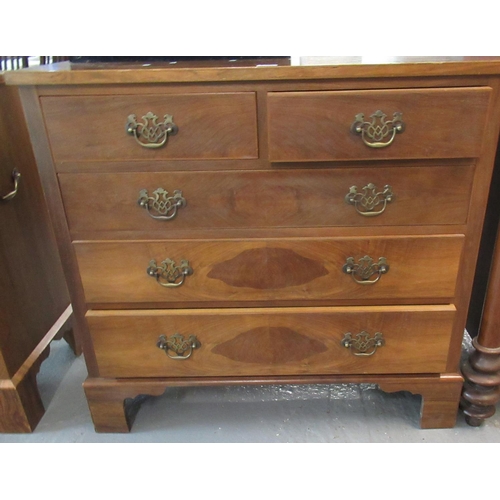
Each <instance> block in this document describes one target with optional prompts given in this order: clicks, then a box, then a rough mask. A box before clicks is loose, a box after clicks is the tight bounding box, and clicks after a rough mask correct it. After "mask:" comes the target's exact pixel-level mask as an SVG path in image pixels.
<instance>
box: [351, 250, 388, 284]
mask: <svg viewBox="0 0 500 500" xmlns="http://www.w3.org/2000/svg"><path fill="white" fill-rule="evenodd" d="M342 271H344V273H346V274H350V275H351V276H352V279H353V280H354V281H355V282H356V283H358V284H359V285H373V284H374V283H377V281H378V280H379V279H380V278H381V276H382V274H386V273H388V272H389V264H387V260H386V259H385V257H380V259H379V260H378V262H374V261H373V259H372V258H371V257H369V256H368V255H365V256H364V257H363V258H362V259H359V261H358V263H357V264H356V262H355V261H354V257H349V258H348V259H347V260H346V263H345V264H344V267H343V268H342ZM373 275H377V277H376V278H375V279H374V280H370V278H371V277H372V276H373ZM357 278H359V279H357Z"/></svg>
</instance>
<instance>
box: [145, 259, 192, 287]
mask: <svg viewBox="0 0 500 500" xmlns="http://www.w3.org/2000/svg"><path fill="white" fill-rule="evenodd" d="M147 273H148V274H149V276H152V277H153V278H156V281H157V282H158V283H159V284H160V285H161V286H164V287H166V288H174V287H178V286H181V285H182V284H183V283H184V280H185V278H186V276H189V275H191V274H193V270H192V269H191V267H189V262H188V261H187V260H181V263H180V265H179V266H176V265H175V262H174V261H173V260H172V259H165V260H164V261H163V262H162V263H161V264H160V265H159V266H158V265H157V264H156V260H152V261H151V262H150V263H149V267H148V269H147Z"/></svg>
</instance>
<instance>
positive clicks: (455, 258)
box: [74, 235, 463, 307]
mask: <svg viewBox="0 0 500 500" xmlns="http://www.w3.org/2000/svg"><path fill="white" fill-rule="evenodd" d="M462 245H463V236H462V235H453V236H450V235H446V236H445V235H443V236H428V237H424V236H422V237H380V238H377V237H373V238H345V239H344V238H324V239H314V238H304V239H284V240H279V239H276V240H272V239H269V240H248V241H245V240H243V241H237V240H213V241H197V240H184V241H164V242H162V241H148V242H146V241H142V242H141V241H137V242H76V243H75V244H74V248H75V251H76V255H77V259H78V264H79V267H80V273H81V276H82V281H83V287H84V290H85V296H86V300H87V302H89V303H94V304H95V303H107V304H113V303H128V304H129V305H130V307H134V304H136V305H138V304H140V303H156V304H162V305H163V306H168V304H175V303H176V302H188V303H189V302H199V303H205V304H207V305H213V306H216V307H217V304H233V305H234V304H237V303H238V302H240V303H244V302H247V301H254V302H260V303H262V304H265V303H266V302H267V301H269V300H287V301H292V302H295V303H297V302H298V301H300V300H308V299H309V300H328V301H331V303H332V304H334V303H337V302H339V301H340V302H341V301H342V300H347V299H356V300H359V301H360V302H362V301H369V300H370V299H376V300H381V299H387V300H388V299H390V300H391V302H393V303H397V302H398V300H401V299H404V298H412V299H414V300H420V301H422V300H424V299H430V298H434V299H436V298H440V299H441V300H442V301H450V300H451V299H452V298H453V296H454V294H455V284H456V281H457V275H458V273H459V268H458V266H459V261H460V256H461V252H462ZM262 249H278V250H286V251H287V252H293V254H294V255H296V256H297V257H296V258H297V259H299V258H304V259H308V260H311V261H313V262H316V263H317V264H320V265H321V266H322V267H324V268H325V269H326V270H327V271H328V273H327V274H326V275H324V276H320V277H316V279H313V280H312V281H309V282H307V283H304V284H299V285H294V284H293V283H299V282H303V281H304V279H306V278H304V277H305V276H307V267H305V268H298V269H296V270H293V269H291V267H290V266H289V265H288V261H287V260H283V261H282V262H276V260H273V262H272V264H271V265H269V264H268V263H267V262H265V261H263V260H262V258H261V255H262ZM365 255H369V256H371V257H372V258H373V259H374V261H378V259H379V258H380V257H385V258H386V259H387V262H388V263H389V265H390V266H391V267H390V270H389V272H388V273H387V274H385V275H383V276H382V277H381V279H380V281H379V282H378V283H376V284H375V285H370V286H363V285H359V284H357V283H355V282H354V280H353V279H352V277H351V276H350V275H348V274H345V273H344V272H343V271H342V268H343V266H344V264H345V263H346V260H347V258H348V257H351V256H352V257H354V258H355V259H356V261H357V260H358V259H360V258H362V257H364V256H365ZM166 258H170V259H173V260H174V261H176V263H177V264H179V263H180V261H181V260H187V261H189V265H190V266H191V268H192V269H193V274H192V275H191V276H188V277H186V279H185V282H184V284H183V285H182V286H180V287H178V288H163V287H162V286H160V285H159V284H158V283H157V282H156V279H155V278H154V277H151V276H148V274H147V273H146V270H147V268H148V266H149V262H150V261H151V260H153V259H155V260H156V262H157V264H159V263H160V262H161V261H163V260H164V259H166ZM232 259H238V260H239V261H240V262H241V266H242V269H243V271H242V272H240V274H239V275H236V276H235V274H236V273H238V272H239V271H238V269H237V268H236V267H235V266H233V267H231V269H230V271H231V272H228V273H227V276H224V275H223V274H221V273H222V272H223V271H222V270H223V264H222V263H224V262H230V261H231V260H232ZM214 266H217V269H218V276H216V277H214V276H213V274H212V273H213V270H214ZM252 268H253V269H254V273H255V274H256V275H257V276H265V278H262V279H263V280H265V282H266V288H262V287H259V288H252V286H256V285H255V280H256V278H255V277H254V276H252V277H251V278H249V274H248V272H247V271H246V270H248V269H250V270H251V269H252ZM282 272H288V273H293V274H294V275H295V276H296V277H295V276H292V277H287V278H286V279H288V280H289V282H290V286H287V287H286V288H273V285H272V283H273V280H275V283H276V286H278V284H279V286H282V283H283V279H284V278H283V277H282V276H281V275H280V274H281V273H282ZM315 275H317V273H313V274H312V276H315ZM216 278H217V279H216ZM245 279H247V280H248V281H247V286H246V287H243V286H242V285H243V284H244V280H245ZM236 280H237V281H236ZM228 282H229V284H228ZM231 282H233V283H234V282H237V283H238V286H232V285H231V284H230V283H231Z"/></svg>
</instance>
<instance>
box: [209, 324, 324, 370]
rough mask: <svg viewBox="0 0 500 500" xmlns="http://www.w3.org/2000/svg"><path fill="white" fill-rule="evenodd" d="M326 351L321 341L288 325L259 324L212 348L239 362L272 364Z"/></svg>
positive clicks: (300, 359) (214, 352)
mask: <svg viewBox="0 0 500 500" xmlns="http://www.w3.org/2000/svg"><path fill="white" fill-rule="evenodd" d="M326 350H327V347H326V346H325V344H323V343H322V342H320V341H318V340H315V339H311V338H309V337H307V336H305V335H302V334H300V333H297V332H296V331H294V330H292V329H291V328H288V327H282V326H258V327H256V328H253V329H251V330H248V331H246V332H243V333H240V334H239V335H237V336H236V337H234V338H231V339H230V340H227V341H224V342H222V343H220V344H219V345H217V346H215V347H214V348H213V349H212V353H213V354H219V355H221V356H223V357H225V358H229V359H231V360H233V361H237V362H240V363H261V364H262V363H265V364H269V363H270V364H273V365H274V364H282V363H287V362H291V361H303V360H304V359H306V358H309V357H311V356H314V355H316V354H320V353H322V352H325V351H326Z"/></svg>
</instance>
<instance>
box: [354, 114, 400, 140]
mask: <svg viewBox="0 0 500 500" xmlns="http://www.w3.org/2000/svg"><path fill="white" fill-rule="evenodd" d="M370 118H371V119H372V121H371V122H365V115H364V114H363V113H359V114H357V115H356V117H355V119H354V120H355V121H354V123H353V124H352V125H351V130H352V131H353V132H354V133H356V134H360V135H361V139H363V142H364V143H365V144H366V145H367V146H368V147H370V148H386V147H387V146H390V145H391V144H392V142H393V141H394V138H395V137H396V134H401V133H403V132H404V130H405V124H404V122H403V120H402V118H403V113H399V112H396V113H394V115H393V119H392V120H390V121H387V120H386V118H387V115H386V114H385V113H383V112H382V111H380V110H378V111H376V112H375V113H373V115H371V116H370ZM387 137H389V140H387V141H385V142H382V141H383V140H384V139H386V138H387Z"/></svg>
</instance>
